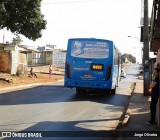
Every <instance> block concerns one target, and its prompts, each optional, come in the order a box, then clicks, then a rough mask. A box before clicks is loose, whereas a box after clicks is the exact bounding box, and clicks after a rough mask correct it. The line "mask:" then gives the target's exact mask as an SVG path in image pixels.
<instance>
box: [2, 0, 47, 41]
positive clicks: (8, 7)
mask: <svg viewBox="0 0 160 140" xmlns="http://www.w3.org/2000/svg"><path fill="white" fill-rule="evenodd" d="M41 1H42V0H1V1H0V29H3V28H5V27H6V28H7V30H10V31H11V32H12V33H15V34H16V35H18V34H22V35H24V36H25V37H27V38H29V39H31V40H36V39H38V38H40V37H41V36H42V34H41V31H42V30H44V29H45V28H46V20H44V15H42V14H41V10H40V7H41Z"/></svg>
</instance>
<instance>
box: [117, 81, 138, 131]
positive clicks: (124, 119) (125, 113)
mask: <svg viewBox="0 0 160 140" xmlns="http://www.w3.org/2000/svg"><path fill="white" fill-rule="evenodd" d="M135 88H136V82H134V84H133V87H132V88H131V95H130V96H129V99H128V104H127V105H126V107H125V108H124V111H123V114H122V115H121V118H120V120H119V123H118V125H117V127H116V130H120V129H121V128H123V127H125V126H126V125H127V123H128V122H129V120H130V109H129V107H130V102H131V98H132V95H133V94H134V90H135Z"/></svg>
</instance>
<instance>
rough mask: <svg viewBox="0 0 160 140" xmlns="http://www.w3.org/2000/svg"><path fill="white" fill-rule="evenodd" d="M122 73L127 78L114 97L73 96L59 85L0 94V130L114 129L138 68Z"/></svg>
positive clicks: (133, 66) (126, 101)
mask: <svg viewBox="0 0 160 140" xmlns="http://www.w3.org/2000/svg"><path fill="white" fill-rule="evenodd" d="M126 71H127V78H124V79H122V80H121V83H120V85H119V87H118V88H117V93H116V95H105V96H104V95H90V96H81V97H77V96H76V93H75V89H68V88H65V87H63V82H57V83H54V84H51V85H47V86H39V87H34V88H30V89H23V90H19V91H12V92H7V93H3V94H0V114H1V115H0V120H1V121H0V131H21V130H23V131H60V132H62V131H70V132H69V133H68V134H69V135H70V134H71V135H72V134H73V131H78V132H81V131H93V130H94V131H95V130H108V131H110V130H115V128H116V126H117V124H118V122H119V118H120V117H121V115H122V113H123V111H124V107H125V106H126V105H127V104H128V98H129V95H130V93H131V86H132V84H133V83H134V82H135V81H136V77H137V73H138V65H131V66H128V67H127V68H126ZM96 132H97V131H96ZM80 134H81V133H80ZM88 134H89V133H88ZM51 139H53V138H51ZM54 139H56V140H57V139H58V138H54ZM59 139H65V140H66V139H67V138H59ZM68 139H71V138H68ZM72 139H73V138H72ZM75 139H87V140H88V139H92V140H93V138H91V137H89V138H80V137H78V138H75ZM94 139H96V140H99V139H100V140H103V139H105V140H106V138H100V137H97V138H94Z"/></svg>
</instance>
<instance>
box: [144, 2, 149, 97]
mask: <svg viewBox="0 0 160 140" xmlns="http://www.w3.org/2000/svg"><path fill="white" fill-rule="evenodd" d="M143 24H144V26H143V79H144V81H143V94H144V96H147V95H149V92H148V86H149V84H150V83H149V38H148V34H149V29H148V0H144V19H143Z"/></svg>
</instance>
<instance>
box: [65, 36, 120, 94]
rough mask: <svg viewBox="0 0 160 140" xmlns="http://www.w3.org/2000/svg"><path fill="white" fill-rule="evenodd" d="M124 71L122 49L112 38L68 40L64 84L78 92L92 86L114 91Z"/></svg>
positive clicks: (97, 89)
mask: <svg viewBox="0 0 160 140" xmlns="http://www.w3.org/2000/svg"><path fill="white" fill-rule="evenodd" d="M120 75H121V53H120V51H119V50H118V49H117V48H116V47H115V45H114V42H113V41H109V40H104V39H95V38H73V39H69V40H68V47H67V54H66V64H65V78H64V86H66V87H69V88H76V92H77V94H82V93H86V92H87V91H90V90H95V91H102V90H103V91H105V92H106V93H108V92H111V93H112V94H115V91H116V87H117V86H118V84H119V81H120Z"/></svg>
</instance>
